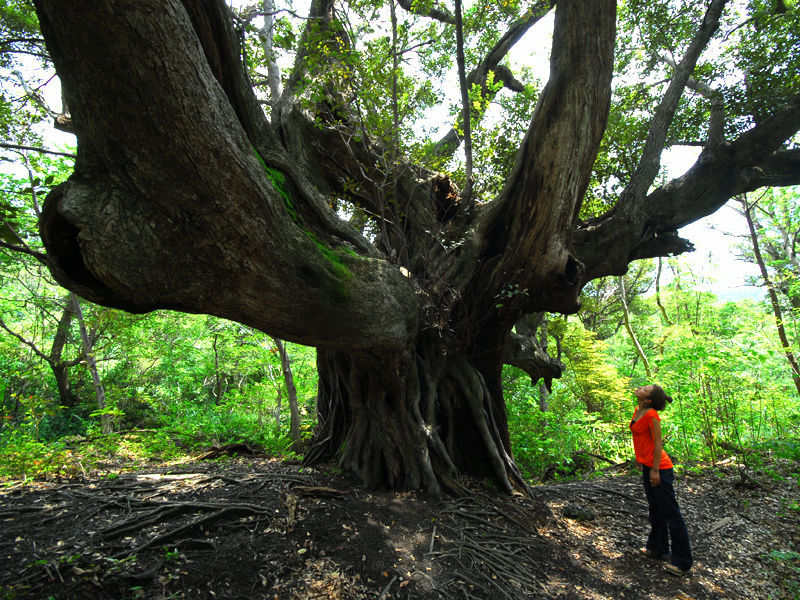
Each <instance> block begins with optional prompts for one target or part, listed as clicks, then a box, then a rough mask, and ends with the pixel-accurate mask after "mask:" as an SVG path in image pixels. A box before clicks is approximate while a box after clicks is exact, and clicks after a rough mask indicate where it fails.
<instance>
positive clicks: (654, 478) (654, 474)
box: [650, 417, 664, 486]
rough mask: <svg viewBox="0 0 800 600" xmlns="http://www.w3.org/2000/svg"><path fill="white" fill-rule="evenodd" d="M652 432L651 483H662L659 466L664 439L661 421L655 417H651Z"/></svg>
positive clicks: (655, 484)
mask: <svg viewBox="0 0 800 600" xmlns="http://www.w3.org/2000/svg"><path fill="white" fill-rule="evenodd" d="M650 432H651V433H652V434H653V466H652V467H650V485H652V486H658V485H661V473H659V470H658V466H659V465H660V464H661V452H662V451H663V450H664V440H663V439H662V438H661V421H659V420H658V419H657V418H655V417H653V418H652V419H650Z"/></svg>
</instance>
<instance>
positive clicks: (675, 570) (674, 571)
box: [664, 563, 689, 577]
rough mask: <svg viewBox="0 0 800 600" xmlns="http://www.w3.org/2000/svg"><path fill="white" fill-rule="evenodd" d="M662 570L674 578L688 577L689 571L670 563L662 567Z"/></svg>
mask: <svg viewBox="0 0 800 600" xmlns="http://www.w3.org/2000/svg"><path fill="white" fill-rule="evenodd" d="M664 570H665V571H666V572H667V573H669V574H670V575H674V576H675V577H688V576H689V569H686V570H685V571H684V570H683V569H681V568H680V567H676V566H675V565H673V564H672V563H667V564H665V565H664Z"/></svg>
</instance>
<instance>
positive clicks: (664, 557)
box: [642, 548, 669, 560]
mask: <svg viewBox="0 0 800 600" xmlns="http://www.w3.org/2000/svg"><path fill="white" fill-rule="evenodd" d="M642 554H644V555H645V556H646V557H647V558H652V559H653V560H669V553H667V554H660V553H658V552H656V551H655V550H650V549H649V548H644V549H643V550H642Z"/></svg>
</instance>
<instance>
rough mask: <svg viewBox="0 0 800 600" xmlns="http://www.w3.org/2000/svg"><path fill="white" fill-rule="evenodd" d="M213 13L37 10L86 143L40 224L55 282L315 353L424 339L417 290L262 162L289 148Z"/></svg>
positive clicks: (43, 5)
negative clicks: (336, 230)
mask: <svg viewBox="0 0 800 600" xmlns="http://www.w3.org/2000/svg"><path fill="white" fill-rule="evenodd" d="M207 4H208V3H206V2H202V1H200V0H183V2H180V1H178V0H169V1H166V2H162V1H156V0H148V1H143V0H127V1H125V0H120V1H114V2H110V1H104V2H98V3H93V4H92V6H91V7H88V6H87V7H86V9H85V10H80V9H79V7H77V6H76V7H75V10H70V11H64V10H63V7H62V6H61V3H60V2H58V1H56V0H37V2H36V5H37V11H38V13H39V17H40V22H41V25H42V30H43V32H44V35H45V38H46V39H47V42H48V45H49V47H50V50H51V53H52V54H53V58H54V61H55V64H56V68H57V71H58V73H59V76H60V77H61V81H62V85H63V90H64V94H65V97H66V98H67V100H68V103H69V106H70V108H71V112H72V117H73V121H74V124H75V130H76V132H77V138H78V158H77V160H76V165H75V172H74V173H73V175H72V176H71V177H70V178H69V180H68V181H67V182H66V183H65V184H63V185H61V186H59V187H58V188H56V189H54V190H53V192H51V194H50V195H49V196H48V199H47V201H46V203H45V208H44V211H43V217H42V221H41V233H42V239H43V241H44V243H45V246H46V248H47V251H48V261H49V265H50V267H51V270H52V272H53V274H54V276H55V277H56V278H57V280H58V281H59V282H60V283H62V284H63V285H65V287H67V288H69V289H71V290H74V291H76V292H77V293H79V294H80V295H82V296H83V297H85V298H87V299H90V300H92V301H95V302H97V303H100V304H104V305H108V306H114V307H119V308H123V309H125V310H129V311H131V312H143V311H148V310H152V309H155V308H172V309H177V310H182V311H186V312H199V313H207V314H214V315H218V316H221V317H225V318H229V319H233V320H236V321H239V322H242V323H245V324H248V325H251V326H253V327H255V328H258V329H260V330H262V331H265V332H267V333H270V334H272V335H276V336H279V337H281V338H283V339H288V340H293V341H297V342H301V343H305V344H309V345H329V346H332V347H337V346H340V345H341V346H344V347H350V348H360V347H381V346H388V347H396V348H400V347H404V346H405V344H406V343H407V342H408V340H409V338H410V337H413V335H414V334H415V332H416V327H417V324H416V319H417V309H416V299H415V296H414V292H413V290H412V287H411V285H410V283H409V281H408V279H407V278H406V277H404V276H403V275H402V274H401V273H400V271H399V270H398V269H397V268H396V267H394V266H392V265H390V264H388V263H385V262H383V261H380V260H377V259H372V258H365V257H361V256H358V255H357V254H356V253H355V252H353V249H352V248H350V247H349V246H348V245H346V244H344V243H343V242H341V241H337V239H336V236H335V235H333V234H331V232H330V231H329V230H328V229H327V228H326V227H324V225H322V226H321V229H320V230H316V229H315V226H316V225H318V224H320V223H321V222H322V221H321V220H320V219H312V217H313V214H314V210H313V207H312V206H311V204H310V202H309V199H308V198H307V197H306V196H305V195H304V189H303V186H302V185H299V184H298V182H297V181H295V180H293V177H298V176H299V175H298V174H297V173H292V174H289V175H287V173H286V172H284V170H282V169H281V168H280V165H276V164H273V165H269V164H267V165H265V164H264V163H262V162H261V160H260V159H259V155H261V156H262V157H263V156H265V155H268V151H269V150H274V151H275V152H280V151H281V148H280V147H279V146H270V144H271V143H274V138H272V137H270V136H269V134H268V133H266V134H264V132H265V131H267V128H266V126H264V125H262V124H261V123H260V122H259V121H258V119H259V118H260V119H261V120H262V121H263V122H264V123H266V120H265V118H264V117H263V114H262V115H260V116H259V115H256V114H255V113H254V112H253V110H252V106H251V105H250V104H249V102H250V101H249V99H248V97H247V96H245V95H243V93H242V89H241V87H240V82H239V81H238V80H237V76H234V75H233V74H232V73H233V71H234V70H235V69H236V65H235V64H234V63H232V62H230V61H231V55H230V54H229V53H226V52H224V50H225V49H226V48H227V50H228V51H230V47H228V46H226V45H225V44H226V43H227V42H225V39H227V38H228V36H223V35H221V34H219V33H218V32H217V31H216V29H215V27H217V26H221V25H222V24H224V23H226V21H225V20H224V19H223V17H224V15H225V12H224V11H226V10H227V8H226V7H225V5H224V3H223V2H221V1H220V2H215V3H213V4H214V7H211V8H208V10H203V7H204V6H206V5H207ZM153 15H157V17H153ZM226 26H227V27H230V20H229V19H228V20H227V24H226ZM223 38H224V39H223ZM142 39H146V40H147V43H146V44H143V43H141V40H142ZM220 45H221V46H220ZM66 49H69V50H68V51H67V50H66ZM223 54H224V56H222V55H223ZM234 56H236V54H235V53H234ZM132 90H135V93H132ZM261 134H264V137H261ZM251 136H252V137H251ZM254 146H256V147H257V148H259V149H260V150H261V151H260V152H258V153H257V152H256V150H255V149H254ZM154 148H157V152H154V151H153V149H154ZM265 167H266V168H265ZM284 168H285V170H288V168H287V167H285V165H284ZM305 207H308V208H309V210H308V211H305V212H304V211H303V210H301V209H302V208H305ZM317 208H319V207H317ZM306 215H311V216H308V217H307V218H304V217H305V216H306ZM317 216H318V215H317Z"/></svg>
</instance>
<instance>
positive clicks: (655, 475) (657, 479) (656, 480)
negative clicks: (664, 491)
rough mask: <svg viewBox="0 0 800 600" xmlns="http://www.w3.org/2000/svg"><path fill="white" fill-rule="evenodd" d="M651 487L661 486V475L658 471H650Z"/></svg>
mask: <svg viewBox="0 0 800 600" xmlns="http://www.w3.org/2000/svg"><path fill="white" fill-rule="evenodd" d="M650 485H652V486H653V487H657V486H659V485H661V473H659V472H658V469H650Z"/></svg>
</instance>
